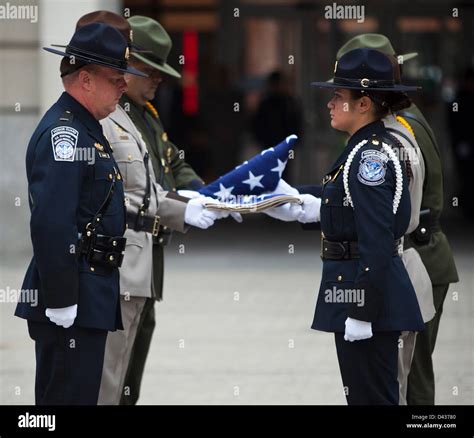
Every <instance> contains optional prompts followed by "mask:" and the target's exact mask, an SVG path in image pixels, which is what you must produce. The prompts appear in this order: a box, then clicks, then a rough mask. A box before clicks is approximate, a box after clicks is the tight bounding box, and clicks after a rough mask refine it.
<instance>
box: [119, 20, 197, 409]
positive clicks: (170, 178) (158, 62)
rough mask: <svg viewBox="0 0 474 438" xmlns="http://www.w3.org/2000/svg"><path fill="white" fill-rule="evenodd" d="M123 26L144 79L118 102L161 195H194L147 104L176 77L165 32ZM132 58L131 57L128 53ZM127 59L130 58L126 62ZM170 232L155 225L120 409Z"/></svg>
mask: <svg viewBox="0 0 474 438" xmlns="http://www.w3.org/2000/svg"><path fill="white" fill-rule="evenodd" d="M128 22H129V23H130V26H131V28H132V31H133V42H134V44H135V45H136V46H137V47H139V48H140V49H141V52H140V53H134V54H133V55H132V56H131V58H130V60H131V64H134V65H141V66H142V67H143V69H144V70H143V71H144V72H145V71H146V72H147V74H149V75H150V76H149V77H148V78H147V81H134V80H133V78H130V80H129V83H128V92H127V94H126V95H124V96H123V97H122V99H121V101H120V105H121V106H122V107H123V108H124V109H125V111H126V112H127V114H128V115H129V116H130V118H131V119H132V121H133V123H134V125H135V126H136V127H137V129H138V130H139V132H140V133H141V135H142V138H143V139H144V141H145V143H146V145H147V149H148V151H149V152H150V156H151V162H152V165H153V170H154V173H155V176H156V179H157V182H158V183H159V184H160V185H161V186H162V187H163V189H164V190H168V191H177V190H180V189H181V190H182V189H185V190H186V189H187V190H193V191H196V190H198V189H199V188H201V187H202V186H203V185H204V183H203V181H202V180H201V178H200V177H199V176H198V175H197V174H196V172H194V170H193V169H192V168H191V166H189V164H187V163H186V161H184V159H183V158H182V157H181V155H180V151H179V150H178V148H177V147H176V146H175V145H174V144H173V143H172V142H171V141H170V140H169V139H168V135H167V134H166V131H165V129H164V127H163V125H162V123H161V120H160V117H159V115H158V111H157V110H156V108H154V107H153V105H152V104H151V103H150V100H152V99H153V97H154V95H155V93H156V89H157V87H158V85H159V83H160V82H161V73H166V74H169V75H170V76H174V77H178V78H179V77H181V75H180V74H179V73H178V72H177V71H176V70H174V69H173V68H172V67H171V66H170V65H168V64H167V63H166V60H167V57H168V54H169V52H170V50H171V46H172V42H171V39H170V37H169V35H168V33H167V32H166V30H165V29H164V28H163V27H162V26H161V25H160V24H159V23H158V22H156V21H155V20H152V19H151V18H148V17H143V16H134V17H131V18H130V19H129V20H128ZM132 53H133V52H132ZM132 57H133V59H132ZM170 238H171V231H170V230H169V229H168V228H167V227H165V226H161V227H160V230H159V233H158V236H156V237H155V242H154V245H153V276H152V294H153V297H152V298H151V299H147V303H146V304H145V307H144V310H143V313H142V316H141V320H140V322H139V326H138V331H137V335H136V338H135V342H134V345H133V349H132V353H131V358H130V363H129V366H128V369H127V373H126V377H125V383H124V392H123V395H122V399H121V401H120V403H121V404H135V403H136V402H137V400H138V396H139V391H140V384H141V380H142V376H143V370H144V367H145V361H146V358H147V355H148V350H149V348H150V343H151V338H152V335H153V331H154V329H155V310H154V304H155V300H156V301H160V300H161V299H162V297H163V293H162V290H163V274H164V252H163V247H164V246H165V245H166V244H167V243H168V242H169V240H170Z"/></svg>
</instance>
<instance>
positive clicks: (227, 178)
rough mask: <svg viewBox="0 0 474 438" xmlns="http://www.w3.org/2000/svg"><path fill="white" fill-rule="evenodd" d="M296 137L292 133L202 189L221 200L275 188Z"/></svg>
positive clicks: (204, 193)
mask: <svg viewBox="0 0 474 438" xmlns="http://www.w3.org/2000/svg"><path fill="white" fill-rule="evenodd" d="M297 139H298V137H297V136H296V135H290V136H289V137H287V138H286V139H285V140H283V141H282V142H281V143H279V144H278V145H277V146H274V147H272V148H269V149H265V150H264V151H262V152H261V153H259V154H258V155H255V156H254V157H253V158H251V159H250V160H248V161H245V162H244V163H243V164H241V165H240V166H237V167H236V168H235V169H234V170H232V171H230V172H228V173H226V174H225V175H223V176H221V177H220V178H218V179H217V180H215V181H214V182H212V183H210V184H208V185H207V186H204V187H202V188H201V189H200V190H199V193H201V194H203V195H205V196H210V197H212V198H217V199H219V200H220V201H233V200H234V201H235V200H239V201H238V202H245V198H244V199H241V198H242V197H243V196H244V195H261V194H262V193H264V192H271V191H273V190H275V188H276V186H277V185H278V182H279V181H280V179H281V176H282V174H283V171H284V170H285V167H286V163H287V162H288V157H289V154H290V151H291V149H292V146H293V144H294V143H295V142H296V140H297Z"/></svg>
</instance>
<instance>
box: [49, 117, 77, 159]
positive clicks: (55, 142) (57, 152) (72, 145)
mask: <svg viewBox="0 0 474 438" xmlns="http://www.w3.org/2000/svg"><path fill="white" fill-rule="evenodd" d="M78 137H79V131H77V130H76V129H74V128H71V127H70V126H58V127H57V128H54V129H52V130H51V145H52V147H53V155H54V160H55V161H74V154H75V152H76V146H77V139H78Z"/></svg>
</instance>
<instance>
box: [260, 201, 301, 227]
mask: <svg viewBox="0 0 474 438" xmlns="http://www.w3.org/2000/svg"><path fill="white" fill-rule="evenodd" d="M264 213H265V214H267V215H268V216H270V217H272V218H274V219H280V220H281V221H284V222H291V221H296V220H298V218H299V217H300V216H301V215H302V214H303V208H302V207H301V205H299V204H291V203H289V202H287V203H286V204H283V205H280V206H279V207H273V208H269V209H268V210H264Z"/></svg>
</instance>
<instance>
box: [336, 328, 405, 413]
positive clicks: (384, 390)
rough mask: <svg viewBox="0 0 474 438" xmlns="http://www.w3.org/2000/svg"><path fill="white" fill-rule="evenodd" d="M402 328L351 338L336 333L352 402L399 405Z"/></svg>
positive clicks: (347, 395) (347, 397)
mask: <svg viewBox="0 0 474 438" xmlns="http://www.w3.org/2000/svg"><path fill="white" fill-rule="evenodd" d="M399 335H400V332H399V331H396V332H395V331H392V332H375V333H374V335H373V336H372V337H371V338H370V339H364V340H362V341H354V342H349V341H345V340H344V333H335V338H336V349H337V358H338V360H339V369H340V371H341V376H342V382H343V385H344V391H345V394H346V399H347V404H349V405H398V380H397V364H398V337H399Z"/></svg>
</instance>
